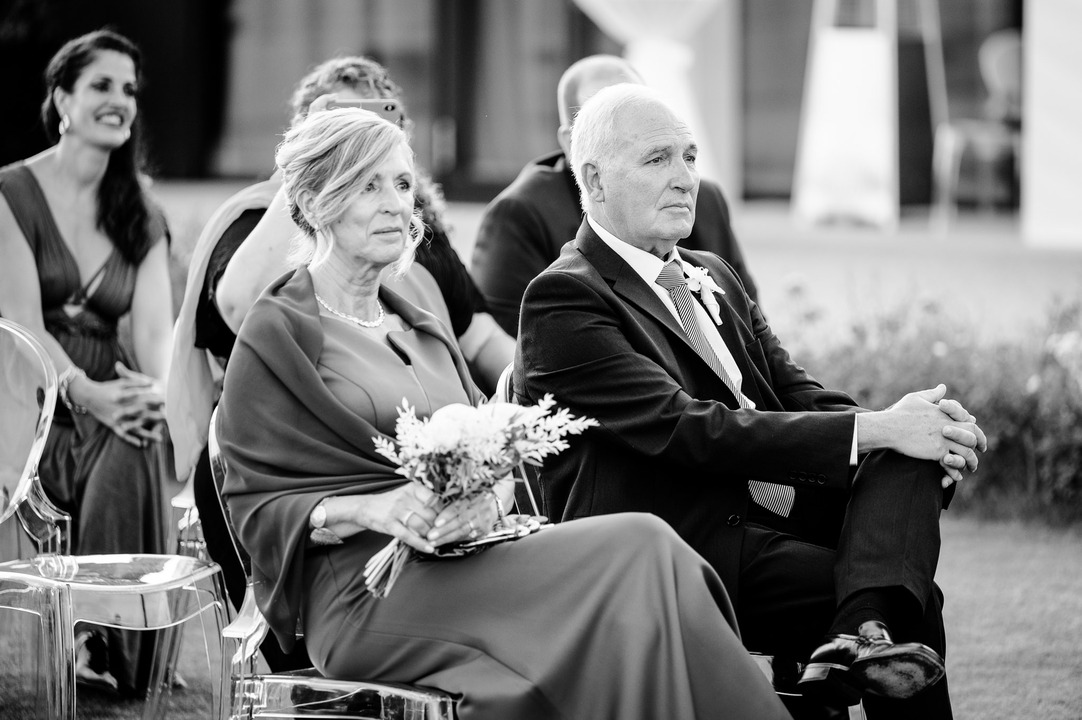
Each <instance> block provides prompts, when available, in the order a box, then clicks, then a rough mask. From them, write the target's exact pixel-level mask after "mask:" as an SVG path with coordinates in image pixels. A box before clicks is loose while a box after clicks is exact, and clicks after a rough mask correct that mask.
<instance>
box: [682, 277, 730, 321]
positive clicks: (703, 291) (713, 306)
mask: <svg viewBox="0 0 1082 720" xmlns="http://www.w3.org/2000/svg"><path fill="white" fill-rule="evenodd" d="M684 274H685V275H687V284H688V290H690V291H691V292H697V293H699V299H700V300H702V301H703V307H705V308H706V311H707V312H708V313H710V317H711V318H713V320H714V324H715V325H721V308H720V306H718V301H717V298H715V297H714V293H719V294H721V295H724V294H725V291H724V290H722V289H721V287H719V286H718V284H717V283H716V282H714V279H713V278H711V277H710V274H709V273H708V272H707V271H706V268H701V267H695V266H694V265H684Z"/></svg>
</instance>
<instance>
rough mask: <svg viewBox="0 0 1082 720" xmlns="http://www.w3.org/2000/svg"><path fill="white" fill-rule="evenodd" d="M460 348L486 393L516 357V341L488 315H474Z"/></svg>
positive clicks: (459, 343)
mask: <svg viewBox="0 0 1082 720" xmlns="http://www.w3.org/2000/svg"><path fill="white" fill-rule="evenodd" d="M458 346H459V347H460V348H461V349H462V355H463V357H465V358H466V362H468V363H469V364H470V367H471V368H472V369H473V371H474V377H475V378H476V379H477V380H478V381H479V384H480V385H482V390H484V391H485V392H486V393H489V392H491V391H492V389H493V388H495V387H496V381H497V380H499V379H500V373H502V372H503V369H504V368H505V367H507V365H508V364H509V363H510V362H511V361H512V360H513V359H514V358H515V339H514V338H513V337H511V336H510V335H508V334H507V333H505V332H504V331H503V328H501V327H500V326H499V325H498V324H496V320H495V318H493V317H492V316H491V315H489V314H488V313H474V316H473V321H472V322H470V326H469V327H468V328H466V332H464V333H462V335H461V336H460V337H459V338H458Z"/></svg>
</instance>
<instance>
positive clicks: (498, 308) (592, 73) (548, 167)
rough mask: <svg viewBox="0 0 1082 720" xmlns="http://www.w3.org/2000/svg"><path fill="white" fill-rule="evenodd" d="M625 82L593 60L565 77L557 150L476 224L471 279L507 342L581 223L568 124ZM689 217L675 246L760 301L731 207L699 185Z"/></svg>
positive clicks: (616, 61) (617, 61) (629, 78)
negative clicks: (708, 259) (531, 294)
mask: <svg viewBox="0 0 1082 720" xmlns="http://www.w3.org/2000/svg"><path fill="white" fill-rule="evenodd" d="M623 82H632V83H640V84H641V83H642V78H641V77H640V76H639V74H638V73H637V72H636V71H635V69H634V68H633V67H631V65H630V64H629V63H628V62H627V61H626V60H624V59H623V58H619V57H616V56H615V55H591V56H589V57H585V58H583V59H581V60H579V61H578V62H576V63H574V64H573V65H571V66H570V67H569V68H568V69H567V70H566V71H564V74H563V75H562V76H561V77H560V83H559V86H558V87H557V90H556V96H557V98H556V100H557V106H558V108H559V113H560V128H559V130H557V132H556V138H557V140H559V143H560V148H561V149H560V150H559V151H557V152H554V153H550V154H548V155H545V156H543V157H540V158H538V159H536V160H533V161H531V162H530V163H529V164H528V165H526V167H524V168H523V169H522V172H520V173H519V175H518V177H517V178H516V179H515V181H514V182H513V183H511V184H510V185H508V186H507V187H506V188H505V189H504V190H503V191H502V192H501V193H500V194H499V195H498V196H496V198H495V199H494V200H493V201H492V202H491V203H489V205H488V207H487V208H485V212H484V215H483V216H482V217H481V225H480V228H479V229H478V232H477V241H476V243H475V244H474V246H473V260H472V262H471V266H470V274H471V275H473V278H474V281H475V282H476V283H477V286H478V287H479V288H480V289H481V292H482V294H483V295H484V297H485V302H486V304H487V305H488V308H489V312H491V313H492V316H493V317H495V318H496V322H498V323H499V324H500V327H502V328H503V329H504V330H505V331H507V332H508V333H509V334H510V335H511V336H512V337H514V336H515V335H516V334H517V333H518V313H519V305H520V304H521V303H522V293H523V292H524V291H525V290H526V286H527V285H528V284H529V282H530V281H531V280H533V279H534V277H536V276H537V274H538V273H540V272H541V271H542V270H544V269H545V268H546V267H548V265H549V263H551V262H552V261H553V260H555V259H556V258H557V256H559V254H560V248H562V247H563V246H564V245H565V244H567V243H568V242H570V241H571V240H572V239H574V237H575V233H576V232H577V231H578V229H579V224H580V223H581V222H582V212H583V210H582V207H581V206H580V205H579V192H578V189H577V188H576V187H575V177H574V175H572V173H571V167H570V166H569V165H568V163H567V152H568V147H569V146H570V139H571V120H572V118H573V117H574V115H575V112H576V111H577V110H578V109H579V107H580V106H581V105H582V103H583V102H584V101H585V100H586V99H587V98H588V97H590V96H591V95H593V94H594V93H595V92H597V91H598V90H600V89H601V88H603V87H607V86H609V85H615V84H617V83H623ZM695 217H696V221H695V227H694V228H693V229H692V231H691V234H690V235H688V237H687V238H686V239H685V240H684V241H683V242H682V243H681V246H682V247H685V248H689V249H691V250H708V251H710V252H712V253H714V254H716V255H719V256H721V257H722V258H724V259H725V260H727V261H728V262H729V264H730V265H732V266H733V268H734V269H735V270H736V274H737V275H738V276H739V277H740V279H741V281H742V282H743V283H744V289H745V290H746V291H747V293H748V295H749V296H750V297H751V299H752V300H756V301H758V297H757V290H756V287H755V283H754V282H753V281H752V278H751V274H750V273H749V272H748V269H747V266H746V264H745V262H744V255H743V253H742V252H741V251H740V246H739V245H738V244H737V242H736V237H735V236H734V235H733V229H732V227H731V226H730V223H729V205H728V204H727V203H726V202H725V196H724V195H722V192H721V188H720V187H719V186H718V185H717V184H715V183H712V182H710V181H708V180H703V181H702V182H701V184H700V188H699V196H698V201H697V203H696V208H695Z"/></svg>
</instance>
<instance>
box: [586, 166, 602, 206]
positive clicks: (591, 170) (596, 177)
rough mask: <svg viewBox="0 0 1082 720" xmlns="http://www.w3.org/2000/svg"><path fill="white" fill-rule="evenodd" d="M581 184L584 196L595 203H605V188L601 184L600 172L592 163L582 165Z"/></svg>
mask: <svg viewBox="0 0 1082 720" xmlns="http://www.w3.org/2000/svg"><path fill="white" fill-rule="evenodd" d="M582 184H583V185H584V186H585V188H586V195H587V197H589V198H590V200H592V201H593V202H595V203H603V202H605V188H604V187H603V186H602V183H601V171H600V170H598V168H597V165H595V164H594V163H584V164H583V166H582Z"/></svg>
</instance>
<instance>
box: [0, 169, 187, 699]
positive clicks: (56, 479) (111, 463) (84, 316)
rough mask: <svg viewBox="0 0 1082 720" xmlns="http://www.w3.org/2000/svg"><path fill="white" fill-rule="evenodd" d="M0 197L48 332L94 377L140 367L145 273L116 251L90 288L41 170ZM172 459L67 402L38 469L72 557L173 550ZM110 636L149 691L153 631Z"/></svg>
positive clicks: (128, 675)
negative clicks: (131, 344)
mask: <svg viewBox="0 0 1082 720" xmlns="http://www.w3.org/2000/svg"><path fill="white" fill-rule="evenodd" d="M0 192H2V193H3V195H4V197H5V199H6V200H7V203H8V205H9V206H10V207H11V210H12V213H13V214H14V216H15V220H16V222H17V223H18V224H19V227H20V229H21V230H22V232H23V235H24V236H25V237H26V239H27V241H28V242H29V243H30V247H31V250H32V251H33V254H34V260H35V261H36V263H37V269H38V280H39V284H40V287H41V305H42V314H43V316H44V320H45V329H46V330H48V332H49V333H50V334H51V335H52V336H53V337H54V338H56V340H57V341H58V342H59V343H60V346H61V347H62V348H64V351H65V352H66V353H67V354H68V357H70V358H71V360H72V362H74V363H75V365H76V366H77V367H79V368H82V369H83V370H84V371H85V372H86V374H87V377H89V378H90V379H92V380H96V381H99V382H100V381H106V380H113V379H115V378H116V377H117V372H116V370H115V368H114V364H115V363H116V362H117V361H118V360H119V361H121V362H123V363H124V364H125V365H126V366H127V367H130V368H136V365H135V364H134V363H133V360H132V358H131V356H130V355H129V353H128V352H127V351H126V350H125V349H124V348H123V347H122V346H121V344H120V340H119V338H118V335H117V323H118V321H119V319H120V318H121V317H122V316H123V315H125V314H126V313H127V312H128V311H129V310H130V309H131V304H132V295H133V293H134V289H135V275H136V267H135V266H134V265H132V264H131V263H129V262H127V261H126V260H125V259H124V258H123V257H122V256H121V255H120V253H119V252H117V251H116V250H114V251H113V253H112V254H111V255H110V256H109V258H108V259H107V260H106V261H105V263H104V264H103V265H102V266H101V267H100V268H99V269H98V270H97V272H96V273H95V274H94V275H93V277H91V278H90V279H89V280H88V281H87V282H86V283H85V284H83V283H82V282H81V279H80V275H79V268H78V266H77V265H76V263H75V258H74V257H73V256H72V254H71V251H70V250H69V249H68V246H67V244H66V243H65V242H64V240H63V238H62V237H61V235H60V231H59V229H58V228H57V225H56V221H55V219H54V217H53V214H52V212H51V210H50V209H49V206H48V203H47V202H46V200H45V195H44V194H43V192H42V190H41V187H40V185H38V182H37V180H36V179H35V178H34V175H33V173H32V171H31V170H30V169H29V168H27V167H26V166H25V165H21V164H18V165H14V166H9V167H8V168H5V169H4V170H2V171H0ZM150 225H151V227H150V228H148V232H149V233H153V237H155V238H161V237H162V236H163V234H164V228H165V226H164V221H163V219H162V218H161V217H153V218H152V221H151V223H150ZM163 292H165V291H164V290H163ZM164 463H165V458H164V451H163V447H162V444H161V443H151V444H150V445H149V446H148V447H146V448H137V447H134V446H132V445H129V444H128V443H126V442H124V441H123V440H121V439H120V438H119V437H118V436H117V435H116V434H115V433H114V432H113V431H112V430H110V429H109V428H108V427H106V426H105V425H102V424H101V423H99V422H98V421H97V420H95V419H94V418H93V417H92V416H90V415H72V414H71V413H70V412H69V411H68V409H67V408H66V407H65V406H64V405H63V403H60V402H59V401H58V402H57V407H56V413H55V415H54V419H53V425H52V430H51V431H50V433H49V438H48V440H47V442H46V445H45V449H44V452H43V454H42V458H41V464H40V467H39V471H40V475H41V482H42V486H43V487H44V489H45V491H46V493H47V494H48V495H49V498H50V499H51V500H52V501H53V502H54V503H55V504H56V505H57V507H59V508H61V509H62V510H64V511H66V512H68V513H69V514H70V515H71V516H72V552H74V553H75V554H77V555H93V554H109V553H161V552H164V550H165V517H166V515H165V505H164V498H163V492H162V474H163V472H164V471H165V467H166V466H165V464H164ZM107 635H108V644H109V670H110V672H112V674H113V676H114V677H115V678H116V679H117V682H118V685H119V689H120V690H121V692H124V693H126V694H140V693H142V692H144V691H145V688H146V684H147V681H148V674H149V666H150V656H149V654H148V653H149V652H150V651H151V650H152V649H153V648H152V646H153V635H151V634H148V633H139V632H125V631H117V630H108V631H107Z"/></svg>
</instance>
